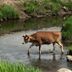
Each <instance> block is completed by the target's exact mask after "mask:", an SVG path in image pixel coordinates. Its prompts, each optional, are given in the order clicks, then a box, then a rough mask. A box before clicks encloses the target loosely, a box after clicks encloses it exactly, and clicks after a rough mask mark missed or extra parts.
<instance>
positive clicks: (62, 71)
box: [57, 68, 72, 72]
mask: <svg viewBox="0 0 72 72" xmlns="http://www.w3.org/2000/svg"><path fill="white" fill-rule="evenodd" d="M57 72H72V70H70V69H67V68H60V69H59V70H57Z"/></svg>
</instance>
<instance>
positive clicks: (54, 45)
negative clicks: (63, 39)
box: [53, 42, 55, 52]
mask: <svg viewBox="0 0 72 72" xmlns="http://www.w3.org/2000/svg"><path fill="white" fill-rule="evenodd" d="M54 51H55V42H54V43H53V52H54Z"/></svg>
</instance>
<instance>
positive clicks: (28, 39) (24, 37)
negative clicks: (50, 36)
mask: <svg viewBox="0 0 72 72" xmlns="http://www.w3.org/2000/svg"><path fill="white" fill-rule="evenodd" d="M22 37H23V39H24V42H25V43H28V42H30V41H31V40H32V39H33V37H31V36H30V35H25V36H24V35H23V36H22Z"/></svg>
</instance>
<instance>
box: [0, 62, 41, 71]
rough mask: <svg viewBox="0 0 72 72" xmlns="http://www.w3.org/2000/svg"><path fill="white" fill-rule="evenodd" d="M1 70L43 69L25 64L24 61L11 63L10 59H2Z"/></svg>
mask: <svg viewBox="0 0 72 72" xmlns="http://www.w3.org/2000/svg"><path fill="white" fill-rule="evenodd" d="M0 72H41V71H40V70H39V69H37V68H34V67H31V66H25V65H23V64H22V63H10V62H8V61H0Z"/></svg>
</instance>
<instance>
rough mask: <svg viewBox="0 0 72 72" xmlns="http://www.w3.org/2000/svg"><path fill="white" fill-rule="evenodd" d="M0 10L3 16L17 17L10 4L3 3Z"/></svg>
mask: <svg viewBox="0 0 72 72" xmlns="http://www.w3.org/2000/svg"><path fill="white" fill-rule="evenodd" d="M0 10H1V12H2V14H3V18H8V19H13V18H14V19H15V18H19V15H18V13H17V12H16V10H15V9H14V8H13V7H12V6H10V5H7V4H4V5H3V6H2V7H1V9H0Z"/></svg>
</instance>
